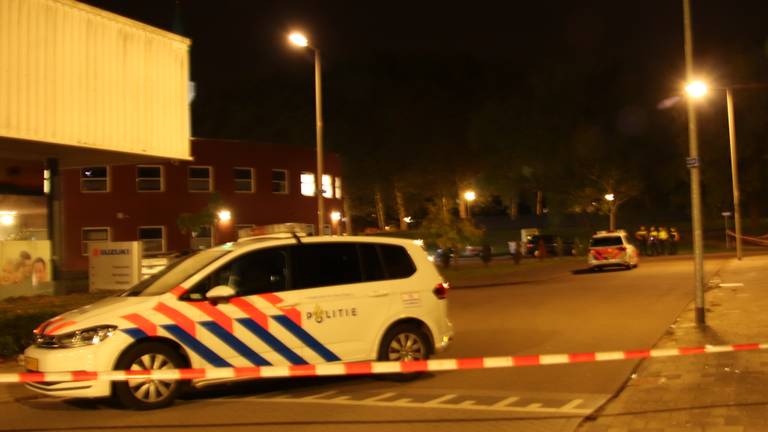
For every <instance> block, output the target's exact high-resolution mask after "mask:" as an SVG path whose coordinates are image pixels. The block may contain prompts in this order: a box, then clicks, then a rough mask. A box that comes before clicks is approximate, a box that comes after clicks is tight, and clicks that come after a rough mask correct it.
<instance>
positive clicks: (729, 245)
mask: <svg viewBox="0 0 768 432" xmlns="http://www.w3.org/2000/svg"><path fill="white" fill-rule="evenodd" d="M723 218H725V248H726V249H730V248H731V239H729V238H728V215H727V214H724V215H723Z"/></svg>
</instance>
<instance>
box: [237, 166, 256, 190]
mask: <svg viewBox="0 0 768 432" xmlns="http://www.w3.org/2000/svg"><path fill="white" fill-rule="evenodd" d="M234 175H235V192H253V191H254V190H256V187H255V185H254V184H253V168H241V167H236V168H234Z"/></svg>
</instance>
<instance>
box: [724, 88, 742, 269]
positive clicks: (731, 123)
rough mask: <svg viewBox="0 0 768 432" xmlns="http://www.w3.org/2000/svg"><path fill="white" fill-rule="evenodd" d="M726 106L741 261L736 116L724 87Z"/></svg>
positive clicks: (728, 93)
mask: <svg viewBox="0 0 768 432" xmlns="http://www.w3.org/2000/svg"><path fill="white" fill-rule="evenodd" d="M725 101H726V105H727V106H728V141H729V142H730V144H731V145H730V147H731V184H732V186H733V221H734V223H735V225H736V259H738V260H739V261H741V193H740V192H739V161H738V158H737V156H736V117H735V116H734V114H733V90H732V89H731V88H730V87H726V89H725Z"/></svg>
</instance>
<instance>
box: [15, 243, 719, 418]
mask: <svg viewBox="0 0 768 432" xmlns="http://www.w3.org/2000/svg"><path fill="white" fill-rule="evenodd" d="M722 262H723V259H721V258H716V257H713V258H709V257H708V259H707V260H706V270H707V275H712V274H713V273H714V272H715V271H716V270H717V269H718V268H719V266H720V265H721V264H722ZM582 268H583V265H582V264H581V262H577V261H572V260H569V261H562V262H553V263H552V264H551V265H547V266H541V265H538V266H530V270H527V269H523V270H522V271H521V272H519V273H517V274H519V280H516V281H509V282H511V283H509V284H501V282H499V283H495V284H491V285H490V286H473V287H466V288H457V289H454V290H453V291H452V292H451V294H450V302H451V303H450V304H451V319H452V320H453V322H454V326H455V329H456V339H455V344H454V345H453V346H452V348H451V349H450V350H449V351H448V352H447V353H444V354H443V355H442V357H475V356H492V355H512V354H514V355H517V354H544V353H573V352H590V351H605V350H625V349H641V348H648V347H651V346H653V345H654V343H655V342H656V340H657V339H658V338H659V337H660V336H661V335H662V334H663V333H664V332H665V330H666V329H667V328H668V326H669V325H670V324H671V323H672V322H673V321H674V320H675V318H676V317H677V315H678V314H679V313H680V312H681V311H682V309H683V308H684V307H685V306H686V305H687V304H688V302H689V301H691V299H692V298H693V281H692V280H693V276H692V273H693V269H692V261H691V260H690V258H687V259H686V258H684V257H676V258H658V259H655V260H652V259H648V260H644V261H643V262H641V265H640V267H639V268H637V269H635V270H631V271H624V270H621V271H604V272H598V273H589V272H583V271H579V270H580V269H582ZM491 282H493V281H491ZM635 366H636V361H626V360H625V361H617V362H603V363H592V364H577V365H560V366H536V367H524V368H517V369H496V370H477V371H457V372H448V373H439V374H428V375H426V376H423V377H421V378H419V379H417V380H415V381H412V382H407V383H395V382H390V381H386V380H382V379H376V378H367V377H364V378H325V379H294V380H272V381H259V382H248V383H238V384H235V385H227V386H219V387H215V388H209V389H206V390H204V391H201V392H198V393H196V394H194V395H193V396H191V397H189V398H187V399H185V400H182V401H179V402H178V403H177V404H176V405H174V406H173V407H171V408H168V409H164V410H158V411H151V412H131V411H122V410H118V409H115V408H113V407H111V406H110V405H109V404H107V403H104V402H101V401H61V400H58V399H54V398H48V397H44V396H42V395H38V394H35V393H32V392H30V391H27V390H26V389H24V388H23V387H20V386H15V387H6V388H3V389H0V418H2V422H0V431H9V430H14V431H19V430H22V431H33V430H34V431H37V430H46V431H91V430H93V431H95V430H120V431H139V430H143V431H148V430H162V431H181V430H184V431H207V430H213V429H216V430H220V431H245V430H248V431H258V430H270V431H282V430H286V431H288V430H290V431H313V432H314V431H334V432H341V431H353V430H354V431H357V430H361V429H363V428H364V429H365V430H366V431H390V430H394V429H398V430H403V431H411V430H413V431H432V430H434V429H435V428H439V429H440V430H441V432H443V431H483V430H524V431H539V430H540V431H557V430H573V428H575V426H576V425H577V424H578V422H579V421H580V420H581V419H582V418H583V417H584V416H586V415H588V414H589V413H590V412H591V411H592V410H594V409H596V408H597V407H599V406H600V405H601V404H602V403H603V402H604V401H605V400H606V399H607V398H609V397H611V395H613V394H614V393H615V392H616V391H617V390H618V389H619V388H620V387H621V386H622V385H623V383H624V382H625V381H626V380H627V378H628V377H629V375H630V374H631V373H632V370H633V368H634V367H635Z"/></svg>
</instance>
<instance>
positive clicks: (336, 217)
mask: <svg viewBox="0 0 768 432" xmlns="http://www.w3.org/2000/svg"><path fill="white" fill-rule="evenodd" d="M340 220H341V213H339V212H337V211H334V212H331V221H332V222H333V223H336V222H338V221H340Z"/></svg>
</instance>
